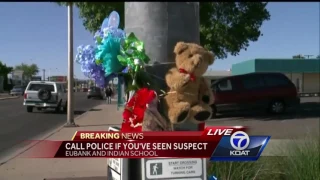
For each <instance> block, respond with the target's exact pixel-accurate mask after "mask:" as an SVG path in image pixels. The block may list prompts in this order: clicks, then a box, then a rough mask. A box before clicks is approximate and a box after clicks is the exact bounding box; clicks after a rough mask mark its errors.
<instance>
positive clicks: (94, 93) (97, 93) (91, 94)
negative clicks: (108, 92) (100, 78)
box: [87, 87, 104, 99]
mask: <svg viewBox="0 0 320 180" xmlns="http://www.w3.org/2000/svg"><path fill="white" fill-rule="evenodd" d="M103 97H104V92H103V90H102V89H101V88H99V87H90V88H89V89H88V93H87V98H88V99H90V98H99V99H103Z"/></svg>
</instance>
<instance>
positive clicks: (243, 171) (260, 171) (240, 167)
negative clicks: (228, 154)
mask: <svg viewBox="0 0 320 180" xmlns="http://www.w3.org/2000/svg"><path fill="white" fill-rule="evenodd" d="M285 146H286V147H282V149H281V150H280V152H281V154H286V155H288V156H285V157H276V156H272V157H260V159H259V160H258V161H256V162H212V163H210V164H209V167H208V175H214V176H215V177H217V178H218V180H320V169H319V168H320V167H319V163H320V158H319V149H320V147H319V139H318V138H316V137H314V138H306V139H305V140H291V141H290V142H289V143H288V144H287V145H285Z"/></svg>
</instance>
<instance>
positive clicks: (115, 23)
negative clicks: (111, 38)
mask: <svg viewBox="0 0 320 180" xmlns="http://www.w3.org/2000/svg"><path fill="white" fill-rule="evenodd" d="M119 24H120V16H119V14H118V13H117V12H116V11H112V12H111V13H110V15H109V22H108V26H107V27H113V28H118V27H119Z"/></svg>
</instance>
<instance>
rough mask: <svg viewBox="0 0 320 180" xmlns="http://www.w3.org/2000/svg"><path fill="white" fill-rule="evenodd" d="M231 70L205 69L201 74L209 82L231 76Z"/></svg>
mask: <svg viewBox="0 0 320 180" xmlns="http://www.w3.org/2000/svg"><path fill="white" fill-rule="evenodd" d="M231 75H232V74H231V71H210V70H209V71H207V72H206V73H205V74H204V75H203V76H204V77H205V78H206V79H207V80H208V81H209V82H210V83H213V82H214V81H215V80H217V79H220V78H223V77H227V76H231Z"/></svg>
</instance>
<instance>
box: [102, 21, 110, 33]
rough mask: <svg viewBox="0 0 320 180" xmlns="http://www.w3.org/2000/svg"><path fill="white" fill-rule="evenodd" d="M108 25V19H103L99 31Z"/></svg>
mask: <svg viewBox="0 0 320 180" xmlns="http://www.w3.org/2000/svg"><path fill="white" fill-rule="evenodd" d="M108 24H109V19H108V18H105V19H104V20H103V22H102V25H101V31H102V30H103V29H104V28H106V27H108Z"/></svg>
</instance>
